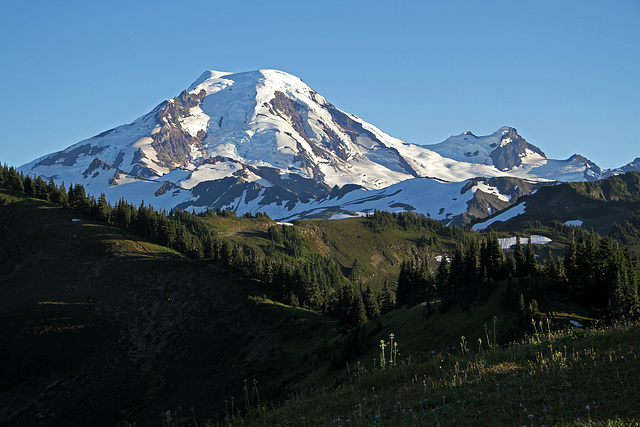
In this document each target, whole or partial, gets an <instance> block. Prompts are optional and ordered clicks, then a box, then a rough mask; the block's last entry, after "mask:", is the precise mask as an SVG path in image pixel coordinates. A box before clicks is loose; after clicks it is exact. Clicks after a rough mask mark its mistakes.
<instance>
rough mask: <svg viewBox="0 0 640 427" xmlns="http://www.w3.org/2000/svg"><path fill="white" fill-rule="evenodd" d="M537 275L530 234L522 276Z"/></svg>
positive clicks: (536, 264) (536, 263)
mask: <svg viewBox="0 0 640 427" xmlns="http://www.w3.org/2000/svg"><path fill="white" fill-rule="evenodd" d="M537 275H538V261H537V260H536V253H535V252H534V250H533V243H531V236H529V240H528V241H527V251H526V255H525V259H524V276H525V277H535V276H537Z"/></svg>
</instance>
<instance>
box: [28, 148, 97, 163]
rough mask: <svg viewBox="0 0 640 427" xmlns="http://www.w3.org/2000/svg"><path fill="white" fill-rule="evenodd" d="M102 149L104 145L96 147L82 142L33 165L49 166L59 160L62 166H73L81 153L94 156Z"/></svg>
mask: <svg viewBox="0 0 640 427" xmlns="http://www.w3.org/2000/svg"><path fill="white" fill-rule="evenodd" d="M102 150H104V147H96V146H92V145H91V144H84V145H81V146H80V147H76V148H74V149H72V150H68V151H67V150H65V151H60V152H58V153H56V154H53V155H51V156H49V157H47V158H46V159H43V160H41V161H40V162H38V163H36V164H35V166H34V167H37V166H51V165H54V164H56V163H57V162H59V161H61V162H62V164H63V165H64V166H73V165H74V164H75V163H76V160H77V159H78V157H80V156H81V155H82V154H84V155H88V156H95V155H96V154H99V153H100V152H102Z"/></svg>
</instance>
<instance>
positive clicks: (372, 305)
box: [363, 286, 380, 319]
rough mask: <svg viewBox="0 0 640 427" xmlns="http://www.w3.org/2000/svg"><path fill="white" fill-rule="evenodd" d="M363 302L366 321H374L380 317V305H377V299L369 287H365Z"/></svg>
mask: <svg viewBox="0 0 640 427" xmlns="http://www.w3.org/2000/svg"><path fill="white" fill-rule="evenodd" d="M363 302H364V308H365V310H366V314H367V319H375V318H376V317H378V316H379V315H380V305H379V304H378V298H377V297H376V295H375V294H374V293H373V291H372V290H371V286H367V289H366V290H365V291H364V294H363Z"/></svg>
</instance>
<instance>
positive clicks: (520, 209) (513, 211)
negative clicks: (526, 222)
mask: <svg viewBox="0 0 640 427" xmlns="http://www.w3.org/2000/svg"><path fill="white" fill-rule="evenodd" d="M525 208H526V202H525V203H520V204H519V205H516V206H513V207H511V208H509V209H507V210H506V211H504V212H502V213H501V214H500V215H497V216H495V217H493V218H491V219H490V220H488V221H485V222H479V223H477V224H475V225H474V226H473V229H474V230H475V231H478V230H484V229H486V228H487V227H489V226H490V225H491V224H493V223H494V222H505V221H508V220H510V219H511V218H515V217H517V216H518V215H522V214H523V213H524V211H525Z"/></svg>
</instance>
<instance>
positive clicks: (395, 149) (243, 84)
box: [21, 70, 640, 218]
mask: <svg viewBox="0 0 640 427" xmlns="http://www.w3.org/2000/svg"><path fill="white" fill-rule="evenodd" d="M628 170H640V165H638V164H637V162H636V164H634V163H633V162H631V163H629V164H628V165H625V166H623V167H621V168H618V169H616V170H609V171H603V170H601V169H600V168H599V167H598V166H597V165H595V164H594V163H592V162H590V161H588V160H586V159H584V158H582V157H576V156H573V157H571V158H569V159H567V160H552V159H547V158H546V156H545V155H544V153H543V152H542V150H540V149H539V148H538V147H536V146H534V145H532V144H530V143H528V142H527V141H526V140H525V139H524V138H522V137H521V136H520V135H519V134H518V132H517V130H516V129H515V128H512V127H506V126H505V127H502V128H500V129H498V131H496V132H494V133H493V134H491V135H487V136H476V135H473V133H471V132H465V133H463V134H461V135H458V136H452V137H450V138H448V139H447V140H445V141H444V142H442V143H440V144H433V145H416V144H409V143H407V142H404V141H402V140H399V139H397V138H394V137H392V136H390V135H388V134H386V133H384V132H382V131H381V130H380V129H378V128H377V127H375V126H374V125H372V124H370V123H367V122H365V121H363V120H361V119H359V118H358V117H357V116H354V115H352V114H349V113H345V112H343V111H341V110H339V109H338V108H336V107H335V106H334V105H333V104H331V103H330V102H329V101H327V100H326V99H325V98H324V97H322V96H321V95H320V94H318V93H317V92H316V91H314V90H313V89H311V88H310V87H309V86H307V85H306V84H305V83H304V82H303V81H302V80H301V79H300V78H298V77H296V76H293V75H291V74H288V73H285V72H282V71H278V70H257V71H250V72H244V73H230V72H219V71H205V72H204V73H203V74H202V75H201V76H200V77H199V78H198V79H196V80H195V81H194V83H192V84H191V85H190V86H189V88H188V89H187V90H184V91H182V92H181V93H180V94H179V95H178V96H176V97H174V98H171V99H168V100H166V101H163V102H162V103H160V104H159V105H158V106H157V107H155V108H154V109H153V110H152V111H151V112H149V113H147V114H145V115H143V116H141V117H139V118H138V119H136V120H135V121H133V122H132V123H129V124H126V125H122V126H119V127H116V128H113V129H110V130H107V131H105V132H102V133H100V134H98V135H96V136H94V137H92V138H89V139H86V140H84V141H80V142H78V143H76V144H74V145H72V146H70V147H69V148H67V149H65V150H62V151H59V152H57V153H52V154H50V155H47V156H43V157H41V158H39V159H36V160H34V161H33V162H31V163H28V164H26V165H23V166H22V167H21V171H23V172H24V173H29V174H32V175H41V176H43V177H45V178H52V179H53V180H54V181H55V182H56V183H58V184H60V183H62V182H66V183H71V182H74V183H81V184H83V186H85V188H86V189H87V191H88V192H89V193H90V194H94V195H96V196H97V195H99V194H102V193H104V194H105V196H106V198H107V199H108V200H110V201H112V202H115V201H117V200H118V199H120V198H121V197H125V198H126V199H127V200H130V201H132V202H142V201H143V200H144V202H146V203H150V204H152V205H154V206H155V207H158V208H161V209H173V208H175V207H180V208H182V209H197V210H203V209H206V208H227V209H233V210H236V211H238V212H239V213H244V212H256V211H264V212H267V213H269V215H274V217H275V218H292V217H294V211H305V210H309V209H304V205H305V204H309V203H315V202H318V201H320V200H323V198H326V196H327V195H328V194H329V191H330V189H331V188H334V187H335V186H338V187H340V188H342V187H344V186H346V185H353V186H356V187H348V188H354V189H355V188H358V187H359V188H361V190H358V191H382V190H384V189H386V188H389V187H390V186H394V185H399V184H402V183H405V185H406V186H407V187H414V186H415V185H414V184H415V183H412V184H409V182H410V181H411V180H414V179H418V180H420V181H419V182H422V183H425V188H426V186H433V185H436V184H434V183H439V184H444V183H447V182H449V183H451V182H465V181H467V182H468V181H469V180H471V179H475V178H478V177H484V178H486V179H491V178H493V177H514V178H518V179H521V180H529V181H535V182H539V183H544V182H554V181H576V180H595V179H599V178H602V177H605V176H607V174H615V173H620V172H621V171H628ZM232 177H233V178H236V179H235V181H233V180H230V179H228V178H232ZM431 181H432V182H431ZM427 182H429V184H426V183H427ZM249 183H254V184H251V185H249ZM238 186H239V187H238ZM401 186H402V185H401ZM250 187H251V188H250ZM222 190H224V192H226V196H225V197H218V198H216V199H215V200H213V198H212V197H205V193H207V192H211V191H213V192H219V191H222ZM247 191H248V192H249V193H250V194H249V193H247ZM354 191H355V190H354ZM233 195H235V197H232V196H233ZM221 196H222V194H221ZM247 196H249V197H247ZM257 199H259V200H258V201H256V200H257ZM393 204H395V205H397V206H398V207H396V208H390V207H388V208H390V209H392V210H393V209H396V210H400V209H402V206H401V204H397V203H391V204H390V205H393ZM409 205H411V203H409ZM444 205H445V203H444V201H443V200H438V201H436V202H434V205H433V206H431V207H430V210H431V211H433V210H434V209H437V210H439V209H441V208H442V207H443V206H444ZM282 206H286V209H285V211H283V209H282ZM308 208H310V207H309V206H308ZM360 208H361V209H362V210H360V211H357V212H360V213H363V212H368V211H371V210H372V209H375V208H376V207H373V206H367V205H362V206H361V207H360ZM493 208H495V206H494V207H492V209H493ZM338 210H340V209H338ZM343 210H344V209H343ZM345 211H346V210H345ZM420 213H425V214H426V213H429V209H427V210H423V212H420ZM485 213H486V212H485ZM473 217H475V215H473Z"/></svg>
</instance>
